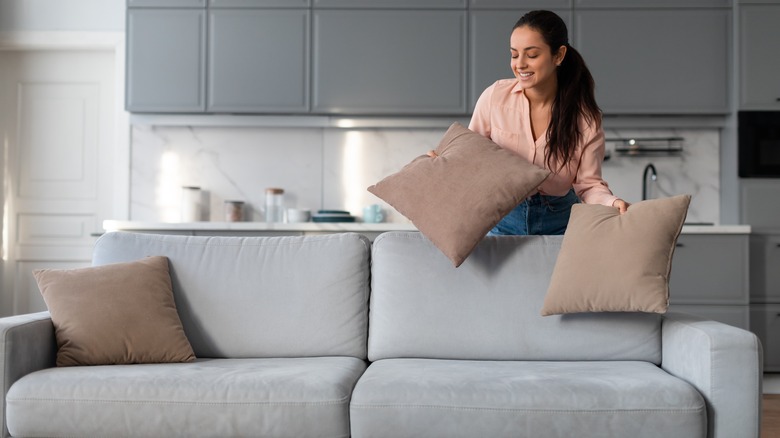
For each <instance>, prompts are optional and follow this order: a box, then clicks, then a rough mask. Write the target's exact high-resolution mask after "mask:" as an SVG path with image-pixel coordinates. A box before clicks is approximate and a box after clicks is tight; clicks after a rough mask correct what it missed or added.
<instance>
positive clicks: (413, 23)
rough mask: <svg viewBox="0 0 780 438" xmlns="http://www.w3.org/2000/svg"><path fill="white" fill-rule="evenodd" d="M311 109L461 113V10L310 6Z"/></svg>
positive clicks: (463, 27) (463, 67)
mask: <svg viewBox="0 0 780 438" xmlns="http://www.w3.org/2000/svg"><path fill="white" fill-rule="evenodd" d="M313 32H314V61H313V63H314V66H313V89H312V94H313V99H312V109H313V111H314V112H321V113H336V114H345V113H346V114H399V115H414V114H454V113H457V114H463V113H465V112H466V13H465V12H463V11H444V10H442V11H430V10H419V11H400V10H368V9H366V10H315V11H314V31H313Z"/></svg>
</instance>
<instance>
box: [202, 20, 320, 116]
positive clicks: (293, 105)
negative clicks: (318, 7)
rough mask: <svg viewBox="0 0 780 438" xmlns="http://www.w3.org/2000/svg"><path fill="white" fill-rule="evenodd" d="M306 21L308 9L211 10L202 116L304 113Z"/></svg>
mask: <svg viewBox="0 0 780 438" xmlns="http://www.w3.org/2000/svg"><path fill="white" fill-rule="evenodd" d="M309 16H310V11H309V10H308V9H216V8H212V9H210V10H209V45H208V53H209V59H208V75H207V76H208V101H207V102H208V103H207V111H208V112H215V113H220V112H222V113H224V112H232V113H304V112H308V111H309V68H310V67H309V56H310V53H309V52H310V50H309V40H310V38H309Z"/></svg>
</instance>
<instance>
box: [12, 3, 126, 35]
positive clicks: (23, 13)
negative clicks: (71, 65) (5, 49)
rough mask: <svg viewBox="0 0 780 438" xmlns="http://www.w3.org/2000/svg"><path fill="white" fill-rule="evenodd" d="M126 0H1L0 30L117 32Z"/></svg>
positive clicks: (122, 28)
mask: <svg viewBox="0 0 780 438" xmlns="http://www.w3.org/2000/svg"><path fill="white" fill-rule="evenodd" d="M124 29H125V1H124V0H0V32H49V31H51V32H64V31H67V32H117V31H124Z"/></svg>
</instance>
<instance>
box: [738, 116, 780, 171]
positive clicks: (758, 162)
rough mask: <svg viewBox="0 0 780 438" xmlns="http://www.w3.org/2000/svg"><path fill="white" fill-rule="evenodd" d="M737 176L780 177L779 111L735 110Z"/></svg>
mask: <svg viewBox="0 0 780 438" xmlns="http://www.w3.org/2000/svg"><path fill="white" fill-rule="evenodd" d="M737 122H738V129H739V134H738V143H739V144H738V149H739V176H740V177H741V178H780V111H740V112H739V114H738V120H737Z"/></svg>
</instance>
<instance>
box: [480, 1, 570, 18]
mask: <svg viewBox="0 0 780 438" xmlns="http://www.w3.org/2000/svg"><path fill="white" fill-rule="evenodd" d="M469 8H471V9H496V8H498V9H510V8H511V9H512V13H513V14H515V15H517V18H515V21H517V20H518V19H520V17H521V16H522V15H523V14H524V13H526V12H528V11H532V10H534V9H547V10H549V11H552V10H555V9H563V8H571V0H469ZM556 13H557V11H556Z"/></svg>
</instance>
